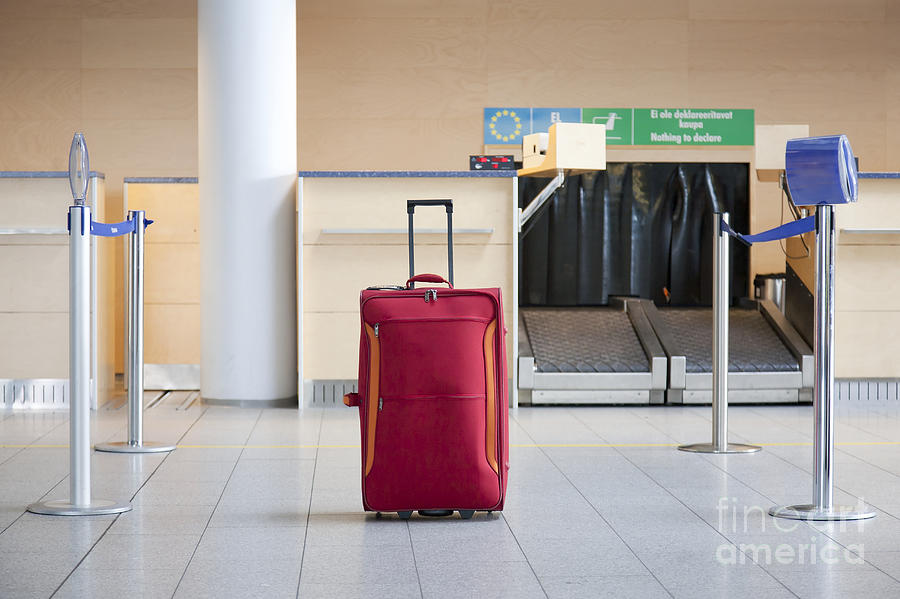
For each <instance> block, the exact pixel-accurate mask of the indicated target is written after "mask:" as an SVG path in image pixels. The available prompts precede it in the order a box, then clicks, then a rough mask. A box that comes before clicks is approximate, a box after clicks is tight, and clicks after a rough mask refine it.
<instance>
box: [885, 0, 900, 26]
mask: <svg viewBox="0 0 900 599" xmlns="http://www.w3.org/2000/svg"><path fill="white" fill-rule="evenodd" d="M886 4H887V8H886V9H885V12H886V18H887V20H888V21H900V0H887V2H886Z"/></svg>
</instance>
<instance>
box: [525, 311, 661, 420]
mask: <svg viewBox="0 0 900 599" xmlns="http://www.w3.org/2000/svg"><path fill="white" fill-rule="evenodd" d="M520 314H521V321H520V331H522V332H521V333H520V335H519V338H520V340H523V341H522V343H521V347H520V354H519V355H520V359H519V390H520V402H521V403H528V397H527V395H528V393H529V392H530V393H531V398H530V399H531V402H533V403H536V404H537V403H540V404H557V403H566V404H577V403H591V404H603V403H615V404H635V403H645V404H646V403H663V401H664V397H665V395H664V393H665V389H666V380H667V376H666V369H667V366H666V362H667V358H666V355H665V352H664V351H663V348H662V346H661V344H660V343H659V340H658V339H657V337H656V334H655V333H654V332H653V327H652V326H651V324H650V321H649V319H648V318H647V315H646V314H645V313H644V307H643V306H642V305H641V304H639V303H634V302H630V301H625V300H611V302H610V306H609V307H600V308H522V309H520ZM523 396H524V397H523Z"/></svg>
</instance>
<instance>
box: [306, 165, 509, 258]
mask: <svg viewBox="0 0 900 599" xmlns="http://www.w3.org/2000/svg"><path fill="white" fill-rule="evenodd" d="M512 185H513V183H512V179H511V178H509V179H507V178H496V179H493V178H474V177H471V178H470V177H459V178H431V177H409V178H403V179H387V178H384V179H377V178H376V179H372V178H367V177H359V178H330V177H329V178H315V177H306V178H304V180H303V194H304V203H303V236H304V243H329V244H330V243H342V240H341V237H344V236H339V235H322V233H321V230H322V229H323V228H346V229H355V228H360V229H362V228H365V229H370V228H382V227H383V228H395V229H396V228H399V229H404V230H405V229H406V227H407V215H406V200H410V199H416V198H451V199H452V200H453V227H454V229H464V228H478V229H481V228H488V227H493V228H494V233H493V234H491V235H477V236H476V235H471V236H468V235H467V236H464V237H466V239H464V240H463V241H464V242H469V243H484V242H486V241H490V242H491V243H512V222H511V221H512V216H511V214H510V208H511V203H512ZM415 222H416V227H417V228H438V229H442V230H444V229H446V227H447V215H446V213H445V212H444V211H443V209H441V208H430V209H429V208H419V209H418V210H417V211H416V218H415ZM348 237H349V236H348ZM391 237H393V236H389V235H384V236H371V235H370V236H366V238H367V239H368V240H369V241H367V243H382V242H386V243H398V239H397V238H396V237H394V238H393V239H391ZM428 237H429V239H427V240H425V241H426V242H428V243H443V240H442V238H441V237H440V236H428ZM431 237H434V238H433V239H432V238H431ZM383 238H386V239H384V241H376V239H378V240H380V239H383ZM357 241H358V239H357ZM400 242H403V240H402V239H401V240H400Z"/></svg>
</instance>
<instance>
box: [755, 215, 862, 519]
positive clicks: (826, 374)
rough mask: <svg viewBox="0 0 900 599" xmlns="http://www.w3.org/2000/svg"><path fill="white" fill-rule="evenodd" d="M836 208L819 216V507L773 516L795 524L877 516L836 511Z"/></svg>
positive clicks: (851, 509) (780, 510)
mask: <svg viewBox="0 0 900 599" xmlns="http://www.w3.org/2000/svg"><path fill="white" fill-rule="evenodd" d="M833 337H834V206H830V205H822V206H819V207H818V209H817V210H816V315H815V360H816V381H815V390H814V392H815V398H814V407H813V409H814V411H815V417H816V426H815V429H816V430H815V434H816V436H815V439H814V444H815V470H814V472H813V503H811V504H801V505H787V506H775V507H773V508H771V509H770V510H769V513H770V514H771V515H773V516H776V517H778V518H790V519H793V520H862V519H865V518H872V517H874V516H875V512H873V511H872V510H871V509H869V508H868V507H866V506H864V505H858V506H849V505H834V504H833V503H832V493H833V489H834V470H833V467H832V466H833V463H834V352H833V351H832V349H833V345H832V344H833Z"/></svg>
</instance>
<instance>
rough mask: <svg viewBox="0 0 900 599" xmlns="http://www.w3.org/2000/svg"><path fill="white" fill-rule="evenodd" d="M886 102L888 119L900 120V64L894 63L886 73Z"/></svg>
mask: <svg viewBox="0 0 900 599" xmlns="http://www.w3.org/2000/svg"><path fill="white" fill-rule="evenodd" d="M884 91H885V93H884V103H885V106H886V107H887V119H888V120H889V121H900V65H898V64H897V63H892V64H889V65H888V69H887V70H886V71H885V73H884Z"/></svg>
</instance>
